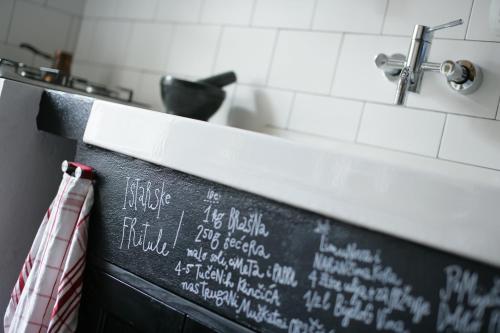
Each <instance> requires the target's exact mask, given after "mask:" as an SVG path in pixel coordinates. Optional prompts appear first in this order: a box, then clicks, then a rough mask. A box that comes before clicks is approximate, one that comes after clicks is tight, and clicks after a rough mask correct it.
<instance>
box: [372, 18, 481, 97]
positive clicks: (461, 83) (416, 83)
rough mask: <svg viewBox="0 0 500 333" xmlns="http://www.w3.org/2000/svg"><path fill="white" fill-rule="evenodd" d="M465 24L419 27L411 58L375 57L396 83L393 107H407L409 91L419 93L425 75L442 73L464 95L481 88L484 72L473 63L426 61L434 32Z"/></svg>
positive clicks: (455, 22)
mask: <svg viewBox="0 0 500 333" xmlns="http://www.w3.org/2000/svg"><path fill="white" fill-rule="evenodd" d="M462 23H463V21H462V20H461V19H460V20H455V21H452V22H448V23H445V24H441V25H438V26H435V27H428V26H425V25H420V24H417V25H415V29H414V30H413V36H412V39H411V44H410V49H409V51H408V56H404V55H402V54H393V55H392V56H390V57H389V56H387V55H385V54H383V53H380V54H378V55H377V56H376V57H375V65H376V66H377V67H378V68H380V69H382V70H383V71H384V74H385V76H386V77H387V78H388V79H389V80H391V81H397V88H396V97H395V99H394V104H397V105H403V104H405V103H406V97H407V95H408V92H409V91H410V92H416V93H419V92H420V86H421V83H422V77H423V74H424V72H425V71H431V72H440V73H441V74H443V75H444V76H445V78H446V80H447V83H448V86H450V87H451V88H452V89H453V90H455V91H457V92H460V93H463V94H467V93H472V92H474V91H475V90H476V89H477V88H478V87H479V85H480V84H481V81H482V75H481V70H480V68H479V67H478V66H477V65H474V64H472V63H471V62H470V61H467V60H458V61H456V62H455V61H451V60H445V61H443V62H442V63H434V62H428V61H427V58H428V56H429V51H430V47H431V43H432V39H433V37H434V31H437V30H441V29H445V28H451V27H454V26H457V25H460V24H462Z"/></svg>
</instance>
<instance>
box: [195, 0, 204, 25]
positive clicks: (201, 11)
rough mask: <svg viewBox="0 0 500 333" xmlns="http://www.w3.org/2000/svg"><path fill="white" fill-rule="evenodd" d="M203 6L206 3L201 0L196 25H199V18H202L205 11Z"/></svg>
mask: <svg viewBox="0 0 500 333" xmlns="http://www.w3.org/2000/svg"><path fill="white" fill-rule="evenodd" d="M205 4H206V1H205V0H201V4H200V9H199V11H200V12H199V13H198V21H197V22H196V23H198V24H200V23H201V18H202V17H203V11H204V10H205Z"/></svg>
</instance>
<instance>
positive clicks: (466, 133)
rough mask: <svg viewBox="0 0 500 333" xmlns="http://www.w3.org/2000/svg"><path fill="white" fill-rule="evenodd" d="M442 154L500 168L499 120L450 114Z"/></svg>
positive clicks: (470, 162) (464, 161)
mask: <svg viewBox="0 0 500 333" xmlns="http://www.w3.org/2000/svg"><path fill="white" fill-rule="evenodd" d="M439 157H440V158H444V159H447V160H452V161H458V162H463V163H469V164H474V165H479V166H483V167H487V168H493V169H498V170H500V121H498V120H488V119H478V118H472V117H462V116H455V115H448V119H447V120H446V126H445V130H444V135H443V142H442V143H441V149H440V152H439Z"/></svg>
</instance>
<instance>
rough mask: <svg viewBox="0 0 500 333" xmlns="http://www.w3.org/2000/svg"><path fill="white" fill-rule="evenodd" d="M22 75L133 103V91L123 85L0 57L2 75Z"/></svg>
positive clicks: (0, 74)
mask: <svg viewBox="0 0 500 333" xmlns="http://www.w3.org/2000/svg"><path fill="white" fill-rule="evenodd" d="M7 73H8V74H11V75H14V76H20V77H23V78H27V79H30V80H34V81H39V82H44V83H48V84H50V85H55V86H60V87H66V88H70V89H74V90H77V91H80V92H85V93H86V94H89V95H95V96H103V97H107V98H111V99H115V100H119V101H121V102H128V103H132V97H133V91H132V90H131V89H127V88H123V87H114V88H113V89H111V88H108V87H106V86H105V85H102V84H99V83H95V82H91V81H88V80H86V79H84V78H81V77H76V76H65V75H61V73H60V72H59V71H58V70H57V69H54V68H48V67H32V66H28V65H26V64H24V63H21V62H17V61H12V60H9V59H4V58H0V77H1V76H3V75H6V74H7Z"/></svg>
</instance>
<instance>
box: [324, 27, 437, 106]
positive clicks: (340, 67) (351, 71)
mask: <svg viewBox="0 0 500 333" xmlns="http://www.w3.org/2000/svg"><path fill="white" fill-rule="evenodd" d="M409 42H410V41H409V39H408V38H403V37H386V36H367V35H345V37H344V42H343V43H342V49H341V53H340V59H339V62H338V64H337V69H336V71H335V73H336V74H335V78H334V82H333V89H332V93H333V95H335V96H341V97H348V98H355V99H360V100H369V101H377V102H384V103H392V101H393V99H394V94H395V92H396V85H395V84H394V83H393V82H390V81H388V80H387V79H386V78H385V76H384V74H383V72H382V71H381V70H380V69H378V68H377V67H376V66H375V63H374V61H373V59H374V58H375V55H376V54H377V53H386V54H388V55H391V54H393V53H403V54H406V53H407V48H408V45H409ZM431 75H432V74H431Z"/></svg>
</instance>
